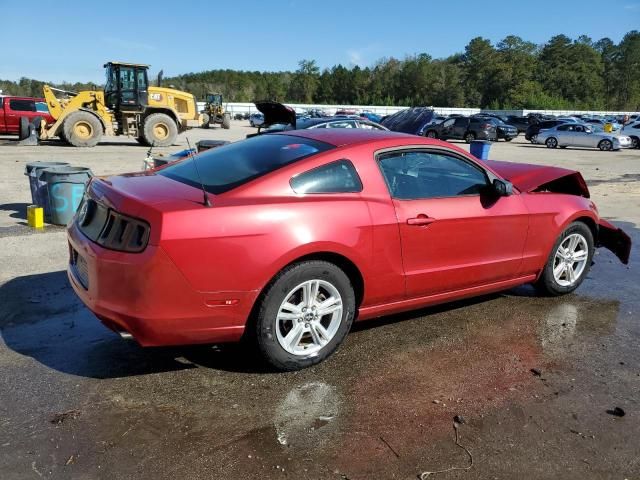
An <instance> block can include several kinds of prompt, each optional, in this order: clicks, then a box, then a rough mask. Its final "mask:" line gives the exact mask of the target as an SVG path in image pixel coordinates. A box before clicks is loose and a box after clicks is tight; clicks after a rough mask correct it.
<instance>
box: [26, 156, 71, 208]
mask: <svg viewBox="0 0 640 480" xmlns="http://www.w3.org/2000/svg"><path fill="white" fill-rule="evenodd" d="M68 165H69V164H68V163H67V162H30V163H27V166H26V167H25V168H24V174H25V175H26V176H27V177H29V188H30V189H31V203H32V204H33V205H38V206H39V207H43V208H45V207H46V203H47V201H48V198H47V184H46V183H45V182H44V181H41V180H39V179H38V177H39V176H40V173H41V172H42V170H44V169H45V168H54V167H66V166H68ZM45 210H46V208H45ZM45 213H46V212H45Z"/></svg>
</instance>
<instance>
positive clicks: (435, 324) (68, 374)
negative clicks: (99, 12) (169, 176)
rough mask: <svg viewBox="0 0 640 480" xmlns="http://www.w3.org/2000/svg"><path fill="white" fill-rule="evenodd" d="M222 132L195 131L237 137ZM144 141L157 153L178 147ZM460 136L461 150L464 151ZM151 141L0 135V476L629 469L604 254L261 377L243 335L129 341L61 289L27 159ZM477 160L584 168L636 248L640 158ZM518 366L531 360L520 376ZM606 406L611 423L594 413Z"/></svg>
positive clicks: (128, 156) (236, 129)
mask: <svg viewBox="0 0 640 480" xmlns="http://www.w3.org/2000/svg"><path fill="white" fill-rule="evenodd" d="M253 131H254V129H252V128H250V127H249V126H248V125H247V124H246V122H234V123H233V125H232V128H231V129H230V130H221V129H218V128H214V129H210V130H199V129H198V130H193V131H190V132H189V133H188V136H189V140H190V142H191V144H192V145H193V144H195V142H197V141H198V140H199V139H203V138H210V139H225V140H238V139H241V138H244V136H245V135H246V134H247V133H251V132H253ZM178 143H179V145H177V146H174V147H173V148H166V149H158V151H164V152H166V153H169V152H173V151H176V150H180V149H182V148H184V147H185V146H186V140H185V136H184V135H181V136H180V137H179V141H178ZM459 145H462V146H463V148H466V145H464V144H459ZM145 154H146V149H145V148H142V147H140V146H138V144H137V143H136V142H135V141H134V140H129V139H121V138H113V139H109V141H108V142H104V143H102V144H100V145H98V146H97V147H95V148H92V149H76V148H70V147H64V146H62V145H59V144H56V143H55V142H53V143H51V144H49V145H43V146H39V147H18V146H16V145H15V142H13V141H12V140H11V139H9V138H8V137H5V138H4V143H3V144H0V264H1V265H2V267H1V269H0V370H1V371H2V375H1V376H0V472H2V473H1V474H0V477H1V478H2V479H3V480H4V479H23V478H24V479H26V478H39V477H46V478H64V479H67V478H71V479H76V478H77V479H86V478H109V479H110V480H112V479H129V478H153V479H158V478H190V479H200V478H202V479H213V478H216V479H217V478H221V479H235V478H238V479H239V478H283V479H285V478H291V479H305V478H308V479H319V478H322V479H324V478H327V479H346V478H348V479H371V478H380V479H387V478H407V479H409V478H416V476H417V475H418V474H419V473H420V472H423V471H427V470H429V471H436V470H443V469H448V468H450V467H454V466H455V467H466V466H467V465H468V464H469V457H468V456H467V454H466V453H465V452H464V450H463V449H461V448H460V447H458V446H456V444H455V441H454V440H455V432H454V428H453V422H452V419H453V417H454V415H462V416H463V417H464V419H465V420H466V421H465V423H464V424H463V425H461V426H460V428H459V430H458V432H459V434H460V443H461V444H462V445H464V446H465V447H466V448H468V450H469V452H470V453H471V455H472V456H473V466H472V467H471V470H470V471H464V470H453V471H449V472H447V473H442V474H440V475H437V476H436V477H435V478H446V479H453V478H486V479H494V478H500V479H511V478H516V477H517V476H520V477H521V478H527V479H538V478H539V479H548V478H562V479H573V478H575V479H578V478H579V479H585V478H594V479H605V478H612V479H613V478H615V479H623V478H629V479H631V478H640V448H639V447H638V440H637V439H638V438H639V437H640V353H639V351H638V343H639V341H640V325H639V323H638V319H639V318H640V275H639V273H638V268H637V266H636V263H635V260H636V259H637V258H638V248H637V246H634V249H633V252H632V261H631V263H630V265H629V266H624V265H621V264H620V263H619V262H618V261H617V259H616V258H615V257H614V256H613V255H612V254H610V253H609V252H608V251H604V250H600V251H599V252H598V255H597V256H596V257H595V261H596V263H595V265H594V267H593V269H592V270H591V273H590V274H589V277H588V278H587V280H586V281H585V282H584V284H583V285H582V286H581V287H580V288H579V289H578V291H577V292H576V293H575V294H572V295H568V296H565V297H562V298H537V297H535V296H534V295H533V292H532V290H531V289H530V288H528V287H522V288H518V289H516V290H513V291H509V292H505V293H503V294H497V295H491V296H486V297H482V298H479V299H473V300H469V301H465V302H457V303H454V304H450V305H444V306H440V307H437V308H430V309H424V310H420V311H417V312H411V313H408V314H403V315H396V316H392V317H385V318H383V319H380V320H376V321H373V322H367V323H363V324H358V325H356V326H355V327H354V331H353V332H352V333H351V334H350V335H349V336H348V337H347V340H346V342H345V345H344V346H343V348H341V349H340V351H339V352H338V353H337V354H336V355H335V356H333V357H332V358H331V359H329V360H328V361H327V362H324V363H323V364H321V365H318V366H317V367H314V368H311V369H308V370H305V371H301V372H296V373H287V374H274V373H268V372H264V371H263V370H262V369H261V368H260V366H259V365H256V364H255V363H254V362H252V361H251V360H249V359H248V355H247V352H244V351H243V350H242V348H241V347H238V346H233V345H230V346H223V347H210V346H200V347H188V348H170V349H166V348H156V349H142V348H140V347H138V346H136V345H135V344H131V343H126V342H124V341H122V340H121V339H120V338H118V337H117V336H116V335H115V334H113V333H112V332H110V331H108V330H107V329H105V328H104V327H103V326H101V324H100V323H99V322H98V321H97V320H96V319H95V318H94V317H93V315H92V314H91V313H90V312H88V311H87V310H86V309H85V308H84V307H83V306H82V305H81V304H80V303H79V302H78V301H77V300H76V298H75V296H74V294H73V292H72V290H71V289H70V287H69V286H68V284H67V280H66V274H65V268H66V262H67V250H66V243H65V242H66V240H65V233H64V229H62V228H60V227H47V228H46V229H45V230H44V231H43V232H33V231H31V230H30V229H29V228H28V227H26V226H25V223H26V222H25V217H26V206H27V205H28V204H29V203H30V193H29V189H28V186H27V179H26V177H24V175H23V171H24V167H25V164H26V163H27V162H30V161H36V160H43V161H66V162H70V163H72V164H74V165H82V166H88V167H90V168H91V169H92V170H93V172H94V173H95V174H98V175H101V174H109V173H122V172H126V171H134V170H139V169H140V167H141V165H142V161H143V159H144V157H145ZM491 158H493V159H496V160H510V161H515V162H529V163H540V164H547V165H558V166H566V167H568V168H574V169H578V170H580V171H581V172H582V173H583V175H584V177H585V178H586V180H587V182H588V183H589V186H590V189H591V192H592V197H593V199H594V201H595V202H596V203H597V204H598V207H599V210H600V213H601V214H602V215H603V216H604V217H607V218H610V219H612V220H613V221H614V222H615V223H616V224H617V225H619V226H621V227H622V228H624V229H625V230H626V231H627V232H628V233H629V234H630V235H631V236H632V238H633V239H634V242H635V245H638V244H639V243H640V229H639V228H638V225H639V223H640V151H638V150H635V151H623V152H611V153H610V152H599V151H595V150H594V151H591V150H580V149H566V150H548V149H546V148H544V147H539V146H533V145H530V144H528V143H525V142H524V139H521V138H519V139H516V140H515V141H513V142H511V143H504V142H500V143H498V144H494V145H493V147H492V151H491ZM532 369H534V370H535V372H532ZM615 407H620V408H622V409H623V410H624V412H625V413H626V414H625V416H623V417H618V416H614V415H611V414H609V413H607V410H611V409H614V408H615Z"/></svg>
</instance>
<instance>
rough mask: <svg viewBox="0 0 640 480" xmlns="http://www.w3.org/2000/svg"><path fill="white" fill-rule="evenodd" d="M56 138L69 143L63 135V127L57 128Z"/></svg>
mask: <svg viewBox="0 0 640 480" xmlns="http://www.w3.org/2000/svg"><path fill="white" fill-rule="evenodd" d="M58 138H59V139H60V140H62V141H63V142H64V143H66V144H69V139H68V138H67V137H65V136H64V128H59V129H58Z"/></svg>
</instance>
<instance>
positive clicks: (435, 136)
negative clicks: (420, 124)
mask: <svg viewBox="0 0 640 480" xmlns="http://www.w3.org/2000/svg"><path fill="white" fill-rule="evenodd" d="M427 137H429V138H438V134H437V133H436V132H435V130H429V131H428V132H427Z"/></svg>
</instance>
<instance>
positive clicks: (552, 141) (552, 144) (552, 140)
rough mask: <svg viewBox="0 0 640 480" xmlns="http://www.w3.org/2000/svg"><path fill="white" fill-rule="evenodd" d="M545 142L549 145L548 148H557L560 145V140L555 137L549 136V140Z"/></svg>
mask: <svg viewBox="0 0 640 480" xmlns="http://www.w3.org/2000/svg"><path fill="white" fill-rule="evenodd" d="M544 143H545V145H546V146H547V148H557V146H558V140H556V138H555V137H549V138H547V141H546V142H544Z"/></svg>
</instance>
